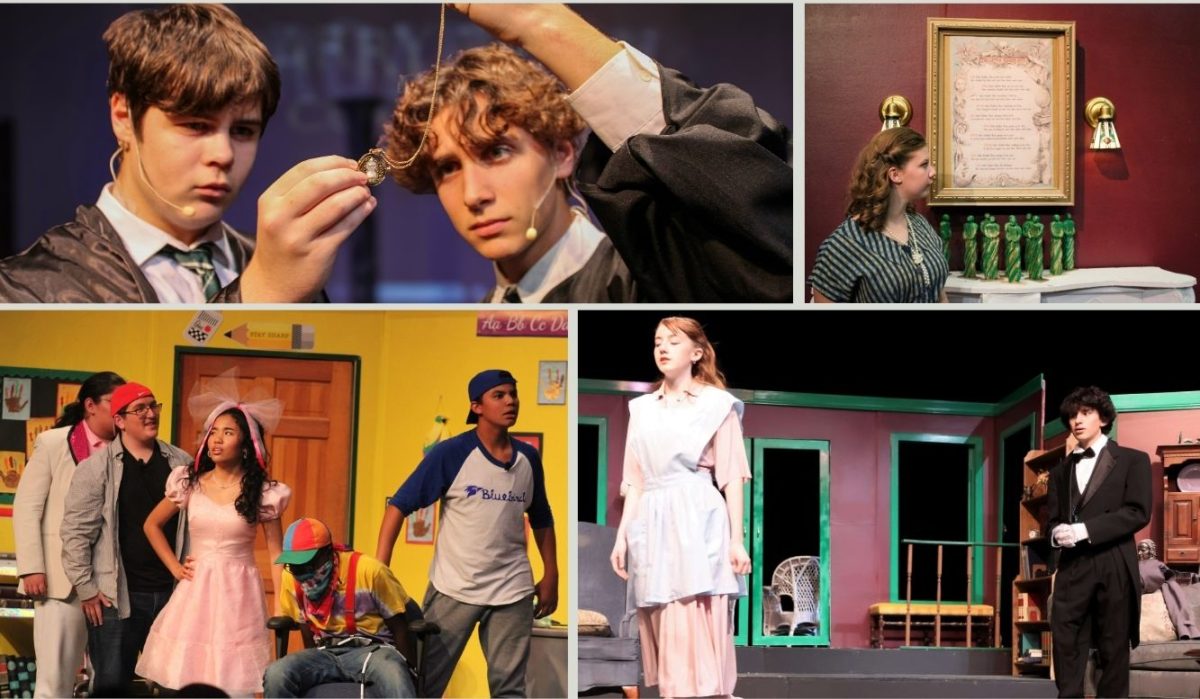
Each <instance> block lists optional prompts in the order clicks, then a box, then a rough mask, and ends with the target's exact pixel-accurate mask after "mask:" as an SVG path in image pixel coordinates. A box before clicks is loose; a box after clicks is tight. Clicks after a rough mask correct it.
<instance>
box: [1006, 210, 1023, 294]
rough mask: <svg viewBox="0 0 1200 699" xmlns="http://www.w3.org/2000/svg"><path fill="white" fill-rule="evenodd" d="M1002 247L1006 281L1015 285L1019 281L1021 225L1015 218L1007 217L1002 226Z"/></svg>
mask: <svg viewBox="0 0 1200 699" xmlns="http://www.w3.org/2000/svg"><path fill="white" fill-rule="evenodd" d="M1004 246H1005V247H1004V269H1005V271H1006V272H1008V281H1009V282H1011V283H1013V284H1016V283H1017V282H1019V281H1021V224H1019V223H1017V217H1016V216H1009V217H1008V223H1006V224H1004Z"/></svg>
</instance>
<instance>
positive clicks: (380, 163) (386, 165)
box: [358, 3, 446, 187]
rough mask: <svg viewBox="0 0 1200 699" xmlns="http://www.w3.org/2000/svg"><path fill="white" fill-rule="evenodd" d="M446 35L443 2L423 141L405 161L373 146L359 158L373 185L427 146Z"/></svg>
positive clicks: (361, 170) (406, 165)
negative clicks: (394, 158) (426, 141)
mask: <svg viewBox="0 0 1200 699" xmlns="http://www.w3.org/2000/svg"><path fill="white" fill-rule="evenodd" d="M445 36H446V4H445V3H442V6H441V15H440V17H439V18H438V40H437V59H435V61H434V63H433V96H432V97H431V98H430V102H429V117H428V118H427V119H426V121H425V130H424V131H423V132H422V133H421V141H420V142H419V143H418V144H417V150H416V152H415V153H413V154H412V156H410V157H409V158H408V159H407V160H405V161H403V162H399V163H397V162H395V161H393V160H392V159H391V158H389V157H387V154H386V153H384V152H383V149H382V148H372V149H371V150H369V151H367V154H366V155H364V156H363V157H361V158H359V159H358V171H359V172H361V173H363V174H365V175H366V176H367V184H369V185H371V186H372V187H374V186H376V185H378V184H379V183H381V182H383V180H384V178H386V177H387V176H388V175H389V174H391V172H392V171H393V170H403V169H404V168H406V167H409V166H410V165H412V164H413V163H415V162H416V160H417V156H418V155H420V154H421V149H422V148H424V147H425V140H426V139H427V138H428V137H429V127H430V126H431V125H432V124H433V114H434V109H435V105H436V104H437V94H438V79H439V78H440V77H441V68H442V48H443V46H444V42H443V40H444V39H445Z"/></svg>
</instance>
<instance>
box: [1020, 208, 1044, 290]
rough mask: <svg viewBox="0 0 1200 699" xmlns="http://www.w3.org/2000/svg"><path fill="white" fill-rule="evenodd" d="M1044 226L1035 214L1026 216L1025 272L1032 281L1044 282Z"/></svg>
mask: <svg viewBox="0 0 1200 699" xmlns="http://www.w3.org/2000/svg"><path fill="white" fill-rule="evenodd" d="M1042 229H1043V226H1042V224H1041V222H1040V221H1038V220H1037V219H1036V218H1034V216H1033V214H1026V215H1025V272H1026V273H1027V274H1028V275H1029V280H1030V281H1035V282H1038V281H1041V280H1042V261H1043V258H1044V256H1045V254H1046V253H1045V251H1044V250H1043V249H1042V233H1043V230H1042Z"/></svg>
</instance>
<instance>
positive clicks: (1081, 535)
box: [1071, 522, 1088, 544]
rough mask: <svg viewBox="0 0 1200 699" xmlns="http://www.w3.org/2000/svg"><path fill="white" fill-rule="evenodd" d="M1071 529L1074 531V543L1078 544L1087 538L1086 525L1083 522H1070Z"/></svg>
mask: <svg viewBox="0 0 1200 699" xmlns="http://www.w3.org/2000/svg"><path fill="white" fill-rule="evenodd" d="M1071 530H1072V531H1074V532H1075V543H1077V544H1078V543H1082V542H1084V541H1087V540H1088V531H1087V525H1086V524H1084V523H1083V522H1076V523H1074V524H1072V525H1071Z"/></svg>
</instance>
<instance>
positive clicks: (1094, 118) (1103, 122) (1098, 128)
mask: <svg viewBox="0 0 1200 699" xmlns="http://www.w3.org/2000/svg"><path fill="white" fill-rule="evenodd" d="M1116 115H1117V108H1116V107H1115V106H1114V105H1113V103H1112V100H1110V99H1108V98H1107V97H1093V98H1091V99H1090V100H1088V103H1087V106H1085V107H1084V108H1083V118H1084V119H1087V123H1088V124H1090V125H1091V126H1092V128H1093V129H1095V131H1093V132H1092V145H1091V146H1090V147H1091V149H1092V150H1120V148H1121V141H1120V139H1118V138H1117V127H1116V126H1115V125H1113V117H1114V116H1116Z"/></svg>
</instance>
